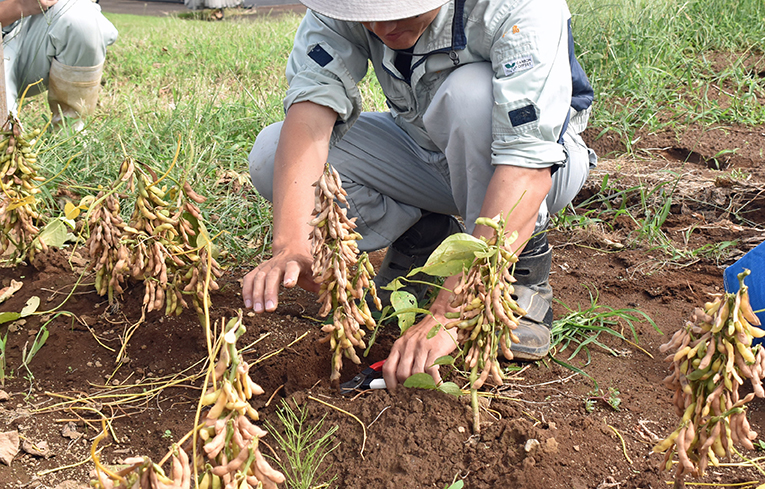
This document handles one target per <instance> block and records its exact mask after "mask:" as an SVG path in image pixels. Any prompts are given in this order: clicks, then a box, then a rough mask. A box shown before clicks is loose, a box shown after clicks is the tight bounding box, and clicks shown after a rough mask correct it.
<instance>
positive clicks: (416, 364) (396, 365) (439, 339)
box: [383, 323, 455, 389]
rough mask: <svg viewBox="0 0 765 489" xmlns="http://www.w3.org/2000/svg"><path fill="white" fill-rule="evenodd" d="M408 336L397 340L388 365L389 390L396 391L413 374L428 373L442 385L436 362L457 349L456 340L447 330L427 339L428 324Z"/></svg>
mask: <svg viewBox="0 0 765 489" xmlns="http://www.w3.org/2000/svg"><path fill="white" fill-rule="evenodd" d="M412 328H416V330H415V331H412V329H411V328H410V331H409V332H408V334H406V335H405V336H403V337H401V338H399V339H398V340H396V342H395V343H394V344H393V348H392V349H391V353H390V355H389V356H388V359H387V361H386V362H385V365H383V378H384V379H385V385H386V386H387V387H388V389H395V388H396V386H397V385H398V384H400V383H403V382H404V381H405V380H406V379H408V378H409V377H411V376H412V375H413V374H417V373H422V372H425V373H427V374H430V376H431V377H433V380H434V381H435V382H436V384H438V383H440V382H441V375H440V372H439V368H438V366H437V365H434V364H433V363H434V362H435V361H436V359H438V358H439V357H441V356H443V355H447V354H449V353H450V352H451V351H452V350H454V348H455V343H454V340H453V339H452V337H451V335H450V334H449V333H448V332H446V331H443V330H442V331H441V332H439V333H438V334H437V335H436V336H435V337H433V338H430V339H429V338H428V337H427V332H428V331H430V325H429V324H428V323H425V324H423V323H420V324H419V325H415V326H412Z"/></svg>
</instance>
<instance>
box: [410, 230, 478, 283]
mask: <svg viewBox="0 0 765 489" xmlns="http://www.w3.org/2000/svg"><path fill="white" fill-rule="evenodd" d="M488 248H489V245H487V244H486V243H485V242H484V241H481V240H480V239H478V238H476V237H473V236H471V235H469V234H466V233H457V234H452V235H451V236H449V237H448V238H446V239H445V240H444V241H443V242H442V243H441V244H440V245H439V246H438V248H436V249H435V251H433V253H432V254H431V255H430V257H429V258H428V261H427V262H426V263H425V265H424V266H422V267H420V268H415V269H414V270H412V271H411V272H409V275H408V276H409V277H411V276H412V275H414V274H416V273H419V272H424V273H427V274H428V275H433V276H436V277H451V276H452V275H457V274H458V273H461V272H462V270H463V269H465V268H469V267H470V265H471V264H472V263H473V260H474V259H475V256H476V253H480V252H486V250H488Z"/></svg>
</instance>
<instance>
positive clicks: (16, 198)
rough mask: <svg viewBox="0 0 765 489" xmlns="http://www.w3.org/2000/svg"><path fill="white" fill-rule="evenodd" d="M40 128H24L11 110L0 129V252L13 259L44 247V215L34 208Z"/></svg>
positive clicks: (31, 255)
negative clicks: (0, 227) (42, 228)
mask: <svg viewBox="0 0 765 489" xmlns="http://www.w3.org/2000/svg"><path fill="white" fill-rule="evenodd" d="M40 134H41V131H40V130H39V129H35V130H32V131H29V132H24V130H23V127H22V125H21V122H19V120H18V119H17V118H16V117H15V116H14V115H13V114H10V115H9V116H8V119H7V120H6V121H5V123H4V124H3V126H2V130H1V132H0V135H1V136H0V137H2V139H0V187H2V195H0V225H2V235H0V254H5V253H6V252H9V250H10V258H11V259H12V260H13V261H21V260H24V259H26V258H29V259H32V258H34V254H35V252H36V251H37V247H39V248H40V249H41V250H42V251H45V250H46V249H47V246H46V245H45V243H44V242H43V241H42V240H40V239H39V236H38V235H39V233H40V228H39V227H38V226H39V225H40V224H42V221H43V216H41V214H40V212H39V210H38V208H37V198H36V197H35V196H36V195H37V194H39V193H40V192H41V190H40V189H39V188H38V185H39V182H44V181H45V178H43V177H41V176H39V175H38V174H37V170H38V166H37V152H36V151H35V145H36V144H37V142H38V141H39V137H40Z"/></svg>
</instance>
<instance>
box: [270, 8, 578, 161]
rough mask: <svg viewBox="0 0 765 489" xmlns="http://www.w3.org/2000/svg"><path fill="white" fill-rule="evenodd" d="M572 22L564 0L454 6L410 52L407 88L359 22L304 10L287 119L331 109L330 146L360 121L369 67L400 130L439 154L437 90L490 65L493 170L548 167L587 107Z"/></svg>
mask: <svg viewBox="0 0 765 489" xmlns="http://www.w3.org/2000/svg"><path fill="white" fill-rule="evenodd" d="M570 20H571V15H570V13H569V10H568V7H567V5H566V3H565V1H564V0H451V1H450V2H449V3H447V4H445V5H444V6H443V7H442V8H441V10H440V11H439V13H438V15H437V17H436V18H435V20H434V21H433V22H432V23H431V24H430V26H428V28H427V29H426V30H425V32H424V33H423V34H422V36H421V37H420V39H419V40H418V41H417V44H416V45H415V46H414V56H413V59H412V71H411V79H410V81H409V82H407V81H406V80H405V77H404V76H403V75H402V74H401V73H399V71H398V70H397V69H396V68H395V66H394V59H395V56H396V51H395V50H392V49H390V48H389V47H387V46H385V44H383V42H382V41H381V40H380V39H379V38H378V37H377V36H375V35H374V34H373V33H371V32H370V31H368V30H367V29H366V28H364V26H363V25H361V23H358V22H346V21H339V20H335V19H331V18H328V17H325V16H322V15H320V14H318V13H316V12H313V11H310V10H309V11H308V12H307V13H306V16H305V18H304V19H303V21H302V23H301V24H300V27H299V28H298V31H297V33H296V36H295V43H294V47H293V50H292V53H291V55H290V58H289V62H288V65H287V80H288V82H289V89H288V91H287V95H286V97H285V100H284V106H285V110H286V109H288V108H289V107H290V105H292V104H294V103H296V102H302V101H311V102H314V103H317V104H319V105H323V106H327V107H330V108H332V109H333V110H334V111H335V112H337V114H338V123H337V124H336V126H335V130H334V132H333V135H332V142H333V143H334V142H336V141H337V140H338V139H339V138H341V137H342V135H343V134H345V132H346V131H347V130H348V128H349V127H350V126H351V125H352V124H353V123H354V121H355V120H356V119H357V118H358V116H359V114H360V112H361V108H362V105H361V96H360V93H359V90H358V88H357V86H356V85H357V83H358V82H359V81H361V79H362V78H363V77H364V75H365V74H366V72H367V67H368V64H369V61H371V64H372V66H373V67H374V71H375V74H376V76H377V78H378V80H379V82H380V85H381V87H382V90H383V92H384V94H385V96H386V99H387V105H388V107H389V108H390V111H391V114H392V115H393V117H394V118H395V120H396V123H397V124H398V125H399V126H400V127H401V128H402V129H404V130H405V131H406V132H407V133H408V134H409V135H410V136H411V137H412V138H413V139H414V140H415V141H416V142H417V143H418V144H419V145H420V146H422V147H423V148H425V149H429V150H433V151H436V150H437V148H436V146H435V145H434V143H433V142H432V141H431V140H430V138H429V137H428V134H427V131H426V130H425V127H424V125H423V122H422V118H423V115H424V113H425V111H426V110H427V108H428V106H429V104H430V102H431V100H432V98H433V96H434V94H435V92H436V90H437V89H438V88H439V87H440V86H441V83H443V81H444V79H445V78H446V77H447V76H449V73H451V71H452V70H454V69H455V68H456V67H458V66H460V65H463V64H466V63H475V62H490V63H491V64H492V67H493V69H494V73H495V77H494V80H493V92H494V102H495V103H494V107H493V114H492V148H491V149H492V163H493V164H509V165H515V166H523V167H529V168H545V167H550V166H553V165H556V164H558V163H560V162H562V161H563V160H564V159H565V155H564V152H563V146H562V144H560V142H561V141H562V135H563V133H564V132H565V130H566V127H567V125H568V123H569V120H570V114H577V113H578V112H584V113H586V112H587V111H588V109H589V107H590V104H591V103H592V88H591V87H590V85H589V82H588V81H587V77H586V76H585V75H584V72H583V71H582V69H581V67H580V66H579V64H578V62H577V61H576V58H575V57H574V54H573V37H572V36H571V23H570ZM466 89H469V87H466ZM572 107H573V109H572Z"/></svg>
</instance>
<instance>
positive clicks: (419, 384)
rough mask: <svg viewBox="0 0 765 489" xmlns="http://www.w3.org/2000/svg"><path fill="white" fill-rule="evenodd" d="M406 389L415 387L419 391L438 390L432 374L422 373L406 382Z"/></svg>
mask: <svg viewBox="0 0 765 489" xmlns="http://www.w3.org/2000/svg"><path fill="white" fill-rule="evenodd" d="M404 387H415V388H417V389H431V390H434V389H435V388H436V381H435V380H433V377H431V376H430V374H426V373H424V372H423V373H420V374H414V375H412V376H411V377H409V378H408V379H406V380H405V381H404Z"/></svg>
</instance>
